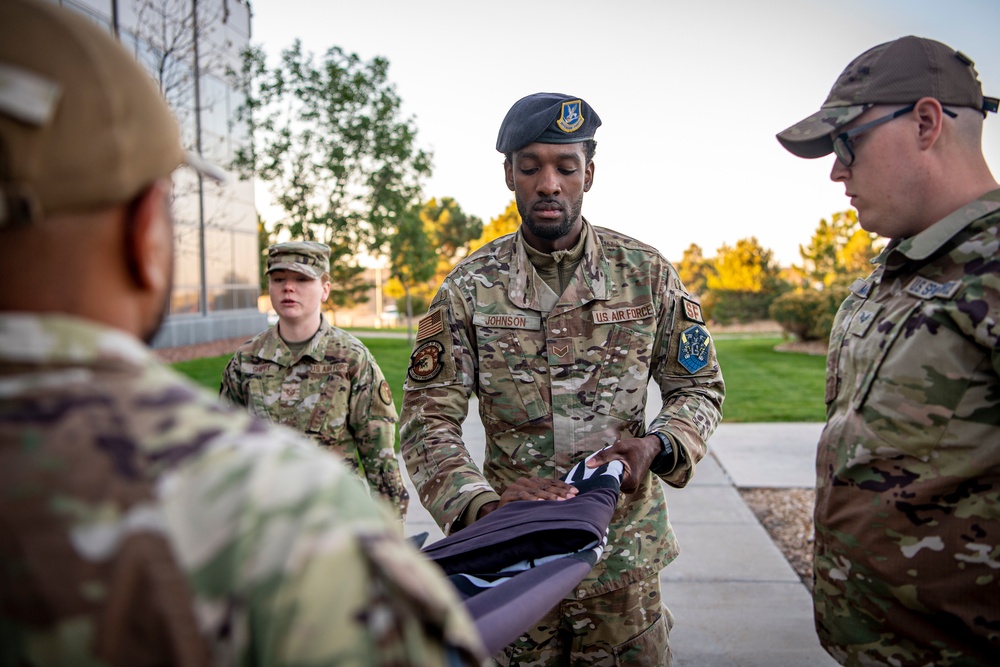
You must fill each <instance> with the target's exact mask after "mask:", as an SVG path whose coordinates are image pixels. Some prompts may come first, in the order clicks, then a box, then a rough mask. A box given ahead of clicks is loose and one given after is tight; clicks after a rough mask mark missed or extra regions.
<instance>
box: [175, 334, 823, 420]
mask: <svg viewBox="0 0 1000 667" xmlns="http://www.w3.org/2000/svg"><path fill="white" fill-rule="evenodd" d="M360 338H361V341H362V342H363V343H364V344H365V345H367V346H368V349H369V350H371V351H372V354H373V355H375V358H376V359H377V360H378V364H379V367H381V369H382V372H383V373H384V374H385V378H386V380H387V381H388V382H389V385H390V386H391V387H392V398H393V400H394V401H395V403H396V410H397V411H398V410H399V406H400V402H401V401H402V399H403V378H404V377H406V367H407V364H408V363H409V359H410V346H409V345H408V344H407V343H406V340H405V339H399V338H365V337H364V336H363V335H362V336H360ZM780 342H781V339H780V338H776V337H769V338H733V339H723V340H716V341H715V344H716V346H717V348H718V355H719V363H720V364H721V365H722V374H723V376H724V377H725V379H726V403H725V405H724V406H723V413H724V415H725V421H727V422H765V421H779V422H780V421H816V422H818V421H823V419H824V414H825V407H824V405H823V382H824V370H825V364H826V362H825V360H824V359H823V357H821V356H810V355H807V354H794V353H790V352H775V351H774V346H775V345H777V344H778V343H780ZM229 357H230V355H223V356H220V357H206V358H203V359H192V360H190V361H181V362H178V363H176V364H174V368H176V369H177V370H178V371H180V372H181V373H184V374H185V375H187V376H189V377H190V378H191V379H193V380H194V381H195V382H198V383H199V384H201V385H204V386H206V387H208V388H209V389H211V390H213V391H218V389H219V378H220V377H221V376H222V371H223V369H224V368H225V367H226V363H227V362H228V361H229Z"/></svg>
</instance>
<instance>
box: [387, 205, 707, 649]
mask: <svg viewBox="0 0 1000 667" xmlns="http://www.w3.org/2000/svg"><path fill="white" fill-rule="evenodd" d="M583 234H584V235H585V237H586V238H585V245H584V255H583V257H582V259H581V261H580V264H579V266H578V267H577V269H576V273H575V275H574V277H573V279H572V280H571V281H570V283H569V285H568V287H567V288H566V289H565V291H564V292H563V294H562V295H561V296H559V297H556V295H555V294H554V293H553V292H552V290H551V289H550V288H548V286H547V285H546V284H545V283H544V282H543V281H542V280H541V279H540V278H539V277H538V275H537V274H536V272H535V270H534V267H533V266H532V265H531V264H530V261H529V259H528V257H527V254H526V251H525V249H524V246H523V239H522V237H521V234H520V232H518V233H516V234H513V235H508V236H505V237H502V238H500V239H497V240H496V241H494V242H492V243H491V244H489V245H488V246H486V247H484V248H482V249H481V250H480V251H478V252H477V253H475V254H474V255H472V256H471V257H469V258H468V259H466V260H465V261H464V262H462V263H461V264H459V265H458V266H457V267H456V268H455V270H454V271H452V273H451V274H450V275H449V276H448V278H447V279H446V280H445V281H444V283H443V285H442V287H441V289H440V291H439V292H438V294H437V296H436V297H435V298H434V301H433V302H432V304H431V306H430V308H429V312H428V315H427V316H426V317H425V318H424V319H423V320H421V322H420V326H419V329H418V332H417V341H416V344H415V349H414V352H413V355H412V357H411V363H410V369H409V371H408V377H407V379H406V383H405V385H404V386H405V394H404V399H403V410H402V412H403V417H402V422H401V431H400V436H401V441H402V445H401V451H402V454H403V459H404V462H405V463H406V466H407V469H408V471H409V473H410V476H411V478H412V479H413V481H414V483H415V484H416V486H417V489H418V491H419V494H420V498H421V502H422V503H423V504H424V505H425V506H426V507H427V509H428V510H429V511H430V513H431V514H432V515H433V516H434V518H435V520H436V521H437V522H438V523H439V524H440V525H441V526H442V528H443V530H444V531H445V533H446V534H447V533H451V532H452V531H454V530H457V529H460V528H461V527H462V526H463V525H465V524H464V523H463V521H466V520H468V521H472V520H474V517H475V516H476V513H477V512H478V510H479V508H480V507H482V506H483V505H484V504H486V503H488V502H490V501H495V500H498V499H499V494H500V493H502V492H503V490H504V489H505V488H506V487H507V485H508V484H510V483H511V482H512V481H513V480H515V479H517V478H519V477H522V476H525V475H529V476H539V477H547V478H558V477H560V476H561V475H563V474H564V473H565V472H566V471H567V470H569V469H570V468H571V467H572V466H573V465H574V464H575V463H576V462H578V461H580V460H581V459H583V458H585V457H586V456H587V455H589V454H592V453H593V452H596V451H597V450H599V449H602V448H603V447H605V446H607V445H610V444H613V443H614V442H616V441H618V440H619V439H621V438H623V437H639V436H642V435H644V434H646V433H647V429H646V425H645V406H646V388H647V385H648V383H649V381H650V379H653V380H655V381H656V382H657V384H659V386H660V388H661V393H662V396H663V399H664V407H663V410H662V411H661V412H660V414H659V415H658V416H657V417H656V419H654V420H653V422H652V424H651V425H650V427H649V429H650V432H651V431H652V430H657V431H660V432H662V433H664V434H666V435H668V436H669V437H670V438H671V439H672V440H673V442H674V446H675V450H676V451H678V452H679V454H680V456H679V463H678V464H677V465H676V467H675V468H674V469H673V470H671V471H670V472H669V473H666V474H665V475H664V476H663V479H664V481H666V482H667V483H668V484H670V485H672V486H675V487H682V486H684V485H685V484H687V482H688V481H689V480H690V478H691V475H692V474H693V472H694V466H695V463H697V462H698V461H699V460H700V459H701V458H702V457H703V456H704V454H705V451H706V448H705V441H706V440H707V439H708V437H709V436H710V435H711V433H712V432H713V430H714V429H715V427H716V425H717V424H718V422H719V419H720V417H721V414H720V407H721V403H722V399H723V394H724V388H723V383H722V375H721V373H720V371H719V366H718V363H717V362H716V359H715V353H714V348H713V346H712V345H711V339H710V337H709V336H708V332H707V331H706V329H705V327H704V322H703V320H702V318H701V311H700V307H699V306H698V305H697V303H696V302H695V301H694V300H692V299H691V297H690V296H689V295H688V294H687V293H686V292H685V291H684V288H683V287H682V285H681V282H680V280H679V278H678V277H677V274H676V272H675V271H674V269H673V267H671V266H670V264H669V263H668V262H667V261H666V260H665V259H664V258H663V257H662V256H661V255H660V254H659V253H658V252H657V251H656V250H655V249H653V248H651V247H650V246H648V245H645V244H643V243H640V242H638V241H635V240H633V239H630V238H628V237H626V236H623V235H620V234H617V233H615V232H613V231H610V230H607V229H602V228H597V227H593V226H591V225H590V224H589V223H586V222H585V223H584V228H583ZM685 364H686V365H687V367H685ZM472 392H475V393H476V395H477V396H478V398H479V405H480V417H481V418H482V420H483V424H484V425H485V429H486V456H485V463H484V466H483V471H482V472H480V471H479V470H478V469H477V468H476V466H475V465H474V464H473V463H472V460H471V458H470V457H469V453H468V451H467V449H466V448H465V445H464V444H463V442H462V429H461V424H462V421H463V420H464V419H465V417H466V414H467V410H468V401H469V397H470V395H471V394H472ZM676 556H677V541H676V539H675V538H674V534H673V532H672V530H671V527H670V523H669V521H668V518H667V508H666V503H665V500H664V495H663V490H662V488H661V485H660V484H659V482H658V480H657V479H655V478H654V476H653V475H648V476H647V477H646V478H645V479H644V480H643V482H642V483H641V485H640V487H639V489H638V490H637V491H636V492H635V493H634V494H632V495H630V496H623V497H622V499H621V501H620V503H619V508H618V510H617V511H616V513H615V517H614V519H613V520H612V525H611V533H610V536H609V539H608V549H607V550H606V551H605V553H604V556H603V558H602V560H601V561H600V562H599V563H598V564H597V565H596V566H595V567H594V569H593V571H592V572H591V573H590V575H589V576H588V577H587V578H586V579H585V580H584V581H583V582H582V583H581V585H580V587H579V590H578V591H577V592H576V596H575V597H576V599H577V600H587V599H588V598H594V597H595V596H601V595H603V594H606V593H609V592H612V591H619V590H620V589H622V588H623V587H626V586H632V585H636V586H638V585H640V583H641V582H643V581H645V580H649V579H650V578H654V579H655V578H656V576H657V574H658V572H659V570H660V569H661V568H663V567H664V566H665V565H667V563H669V562H670V561H672V560H673V559H674V558H675V557H676ZM619 611H621V610H619ZM616 618H618V617H615V616H612V620H611V622H612V623H613V622H615V620H614V619H616ZM653 620H656V619H651V620H650V623H652V622H653ZM590 621H591V622H592V623H596V624H599V623H604V622H608V620H607V619H599V618H591V619H590ZM619 622H620V621H619ZM667 625H668V621H667V618H666V615H664V616H663V617H662V618H661V621H660V623H659V626H658V628H655V629H654V631H655V632H659V633H660V635H661V640H662V642H661V645H662V644H665V642H666V637H665V635H666V632H667V630H668V628H667V627H666V626H667Z"/></svg>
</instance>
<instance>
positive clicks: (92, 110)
mask: <svg viewBox="0 0 1000 667" xmlns="http://www.w3.org/2000/svg"><path fill="white" fill-rule="evenodd" d="M181 164H189V165H191V166H192V167H194V168H195V169H197V170H198V171H199V172H200V173H202V174H204V175H206V176H210V177H212V178H215V179H217V180H218V179H221V178H222V172H221V171H220V170H219V169H218V168H217V167H212V166H211V165H209V164H208V163H206V162H205V161H204V160H203V159H201V158H200V157H198V156H196V155H193V154H191V153H187V152H186V151H185V150H184V149H183V148H182V146H181V141H180V130H179V128H178V125H177V121H176V120H175V119H174V116H173V114H172V113H171V111H170V108H169V107H168V106H167V103H166V102H165V101H164V100H163V97H162V96H161V95H160V91H159V90H158V89H157V87H156V85H155V84H154V83H153V79H152V77H151V76H150V75H149V74H148V73H147V72H146V71H145V70H144V69H143V68H142V66H141V65H140V64H139V63H138V62H137V61H136V59H135V57H134V56H133V55H132V54H130V53H129V52H128V51H127V50H126V49H125V47H123V46H122V45H121V44H119V43H118V42H117V41H116V40H115V39H114V38H113V37H111V35H110V34H109V33H108V32H107V31H106V30H102V29H101V28H100V27H98V26H97V25H96V24H94V23H93V22H91V21H89V20H87V19H86V18H84V17H82V16H80V15H79V14H76V13H74V12H72V11H70V10H68V9H64V8H62V7H59V6H57V5H56V4H55V3H53V2H39V1H37V0H2V1H0V227H3V226H4V225H7V224H10V223H12V222H15V221H19V222H30V221H32V220H37V219H39V218H41V217H42V216H44V215H49V214H53V213H61V212H82V211H87V210H93V209H99V208H102V207H106V206H112V205H116V204H121V203H124V202H128V201H130V200H131V199H133V198H134V197H135V196H137V195H138V194H139V193H140V192H142V190H143V189H145V188H146V187H147V186H149V185H150V184H151V183H153V182H154V181H155V180H157V179H159V178H163V177H165V176H169V175H170V173H171V172H172V171H173V170H174V169H175V168H177V167H178V166H179V165H181Z"/></svg>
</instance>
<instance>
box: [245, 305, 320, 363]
mask: <svg viewBox="0 0 1000 667" xmlns="http://www.w3.org/2000/svg"><path fill="white" fill-rule="evenodd" d="M331 328H332V327H331V325H330V323H329V322H327V321H326V318H325V317H323V314H322V313H320V316H319V329H317V330H316V333H314V334H313V337H312V338H311V339H310V342H309V345H307V346H306V347H304V348H303V349H302V353H301V354H300V355H298V356H297V357H292V356H291V354H290V353H291V350H289V349H288V345H286V344H285V341H284V340H282V338H281V334H279V333H278V325H277V324H275V325H274V326H273V327H271V328H270V329H268V330H267V331H266V332H265V333H266V335H267V336H269V337H270V344H264V345H262V346H261V348H260V350H259V351H258V352H257V356H258V357H259V358H260V359H263V360H264V361H270V362H272V363H275V364H278V365H279V366H294V365H295V364H296V363H298V361H299V359H301V358H302V357H312V358H313V359H315V360H316V361H320V360H322V359H324V358H325V357H326V350H325V349H320V348H321V347H322V341H323V338H324V336H325V334H326V332H327V331H329V330H330V329H331Z"/></svg>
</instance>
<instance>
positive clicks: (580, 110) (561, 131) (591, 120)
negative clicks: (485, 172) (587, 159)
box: [497, 93, 601, 153]
mask: <svg viewBox="0 0 1000 667" xmlns="http://www.w3.org/2000/svg"><path fill="white" fill-rule="evenodd" d="M600 126H601V117H600V116H598V115H597V112H596V111H594V110H593V109H592V108H591V107H590V105H589V104H587V103H586V102H584V101H583V100H581V99H580V98H579V97H573V96H572V95H562V94H560V93H535V94H534V95H528V96H527V97H522V98H521V99H519V100H518V101H517V102H515V103H514V106H512V107H511V108H510V111H508V112H507V115H506V116H505V117H504V119H503V122H502V123H500V133H499V134H498V135H497V150H498V151H500V152H501V153H510V152H512V151H516V150H519V149H521V148H524V147H525V146H527V145H528V144H533V143H535V142H538V143H542V144H575V143H578V142H580V141H587V140H588V139H593V138H594V133H595V132H597V128H599V127H600Z"/></svg>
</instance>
